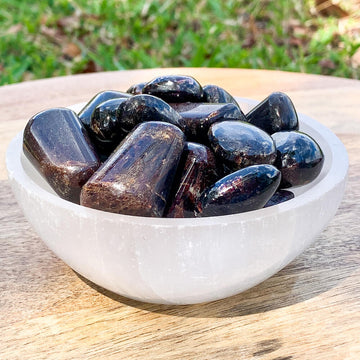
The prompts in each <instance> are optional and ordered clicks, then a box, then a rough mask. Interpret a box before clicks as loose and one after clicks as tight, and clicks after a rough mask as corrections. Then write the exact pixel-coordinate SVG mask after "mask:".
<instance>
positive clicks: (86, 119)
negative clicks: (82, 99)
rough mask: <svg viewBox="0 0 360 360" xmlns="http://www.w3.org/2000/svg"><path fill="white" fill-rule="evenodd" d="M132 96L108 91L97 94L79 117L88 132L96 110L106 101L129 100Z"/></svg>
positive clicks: (81, 111)
mask: <svg viewBox="0 0 360 360" xmlns="http://www.w3.org/2000/svg"><path fill="white" fill-rule="evenodd" d="M131 96H132V95H131V94H127V93H124V92H121V91H115V90H106V91H101V92H99V93H98V94H96V95H95V96H94V97H93V98H92V99H91V100H90V101H89V102H88V103H87V104H86V105H85V106H84V107H83V108H82V109H81V110H80V112H79V114H78V116H79V118H80V120H81V122H82V124H83V125H84V126H85V128H86V129H87V130H89V129H90V121H91V115H92V113H93V111H94V110H95V108H96V107H97V106H98V105H100V104H101V103H103V102H104V101H106V100H110V99H115V98H129V97H131Z"/></svg>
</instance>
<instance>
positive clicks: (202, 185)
mask: <svg viewBox="0 0 360 360" xmlns="http://www.w3.org/2000/svg"><path fill="white" fill-rule="evenodd" d="M179 170H180V171H178V175H177V177H178V179H176V180H175V181H174V187H175V195H174V197H173V201H172V203H171V205H170V208H169V210H168V211H167V214H166V217H195V207H196V204H197V202H198V200H199V198H200V195H201V193H202V192H203V191H204V190H205V189H206V188H207V187H208V186H210V185H212V184H214V183H215V181H216V180H217V176H218V175H217V172H216V162H215V156H214V154H213V153H212V151H211V150H210V149H209V148H208V147H207V146H205V145H201V144H197V143H193V142H187V143H186V145H185V148H184V151H183V155H182V160H181V162H180V164H179Z"/></svg>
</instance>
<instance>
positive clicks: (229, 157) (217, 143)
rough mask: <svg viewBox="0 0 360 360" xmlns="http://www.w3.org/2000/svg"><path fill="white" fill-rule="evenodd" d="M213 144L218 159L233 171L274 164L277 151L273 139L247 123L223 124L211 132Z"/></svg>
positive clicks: (210, 140) (211, 142)
mask: <svg viewBox="0 0 360 360" xmlns="http://www.w3.org/2000/svg"><path fill="white" fill-rule="evenodd" d="M208 136H209V142H210V145H211V148H212V149H213V151H214V153H215V155H216V157H217V158H218V159H219V161H221V162H222V163H223V164H224V165H226V167H227V168H228V169H229V170H230V171H236V170H239V169H241V168H244V167H246V166H250V165H255V164H273V163H274V161H275V159H276V149H275V144H274V141H273V140H272V138H271V136H270V135H269V134H267V133H266V132H265V131H263V130H261V129H259V128H258V127H256V126H254V125H251V124H249V123H246V122H243V121H222V122H218V123H215V124H213V125H212V126H211V127H210V129H209V133H208Z"/></svg>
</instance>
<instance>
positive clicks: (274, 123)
mask: <svg viewBox="0 0 360 360" xmlns="http://www.w3.org/2000/svg"><path fill="white" fill-rule="evenodd" d="M246 118H247V121H248V122H249V123H250V124H253V125H255V126H257V127H259V128H260V129H263V130H264V131H266V132H267V133H268V134H270V135H271V134H273V133H275V132H278V131H288V130H298V129H299V121H298V116H297V113H296V110H295V107H294V104H293V103H292V101H291V99H290V98H289V97H288V96H287V95H286V94H284V93H281V92H274V93H272V94H270V95H269V96H268V97H267V98H266V99H264V100H263V101H262V102H261V103H259V104H258V105H257V106H255V107H254V108H253V109H252V110H250V111H249V113H247V114H246Z"/></svg>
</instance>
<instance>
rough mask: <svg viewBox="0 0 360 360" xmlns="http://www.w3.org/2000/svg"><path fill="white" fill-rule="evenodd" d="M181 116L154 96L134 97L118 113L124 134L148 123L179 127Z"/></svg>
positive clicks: (119, 123)
mask: <svg viewBox="0 0 360 360" xmlns="http://www.w3.org/2000/svg"><path fill="white" fill-rule="evenodd" d="M180 120H181V116H180V115H179V114H178V113H177V112H176V111H175V110H174V109H173V108H172V107H171V106H170V105H169V104H168V103H166V102H165V101H163V100H161V99H160V98H158V97H156V96H152V95H147V94H141V95H134V96H133V97H131V98H130V99H127V100H126V101H125V102H123V103H122V104H121V105H120V107H119V109H118V111H117V123H118V125H119V129H120V131H121V132H122V133H123V134H128V133H129V132H130V131H131V130H132V129H133V128H134V127H135V126H136V125H137V124H140V123H142V122H146V121H163V122H167V123H170V124H173V125H176V126H179V121H180Z"/></svg>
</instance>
